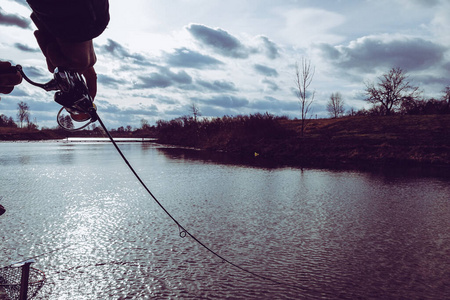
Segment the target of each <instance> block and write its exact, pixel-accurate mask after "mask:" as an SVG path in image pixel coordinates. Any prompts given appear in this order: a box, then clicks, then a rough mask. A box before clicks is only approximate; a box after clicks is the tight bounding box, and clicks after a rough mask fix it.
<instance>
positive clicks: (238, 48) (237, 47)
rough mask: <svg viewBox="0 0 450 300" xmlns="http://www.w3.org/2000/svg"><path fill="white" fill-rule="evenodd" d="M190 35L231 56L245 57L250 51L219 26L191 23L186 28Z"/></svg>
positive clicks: (224, 54)
mask: <svg viewBox="0 0 450 300" xmlns="http://www.w3.org/2000/svg"><path fill="white" fill-rule="evenodd" d="M186 29H187V30H188V31H189V32H190V33H191V34H192V36H193V37H194V38H195V39H197V40H198V41H199V42H201V43H202V44H203V45H206V46H208V47H210V48H213V49H214V50H216V51H217V53H219V54H221V55H223V56H227V57H233V58H247V57H248V56H249V54H250V52H251V50H249V49H248V48H247V47H245V46H244V45H243V44H242V43H241V42H240V41H239V40H238V39H237V38H235V37H234V36H232V35H231V34H229V33H228V32H226V31H225V30H222V29H220V28H218V29H213V28H209V27H207V26H204V25H199V24H191V25H189V26H188V27H187V28H186Z"/></svg>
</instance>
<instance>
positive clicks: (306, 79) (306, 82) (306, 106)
mask: <svg viewBox="0 0 450 300" xmlns="http://www.w3.org/2000/svg"><path fill="white" fill-rule="evenodd" d="M314 73H315V68H314V67H311V61H310V60H306V59H305V58H302V64H301V66H299V64H298V62H295V85H296V86H295V88H296V91H295V92H296V95H297V98H298V100H299V101H300V113H301V121H302V127H301V134H302V136H303V134H304V132H305V124H306V123H305V122H306V119H307V117H308V113H310V109H311V104H312V103H313V102H314V96H315V91H314V92H312V93H309V92H308V88H309V86H310V85H311V82H312V80H313V77H314Z"/></svg>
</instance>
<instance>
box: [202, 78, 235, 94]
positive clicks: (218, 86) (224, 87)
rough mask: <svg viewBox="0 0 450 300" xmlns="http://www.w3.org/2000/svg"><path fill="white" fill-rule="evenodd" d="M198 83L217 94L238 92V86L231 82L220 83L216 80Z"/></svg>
mask: <svg viewBox="0 0 450 300" xmlns="http://www.w3.org/2000/svg"><path fill="white" fill-rule="evenodd" d="M196 83H197V84H198V85H200V86H202V87H204V88H206V89H208V90H210V91H213V92H217V93H224V92H234V91H236V90H237V89H236V86H235V85H234V83H233V82H230V81H220V80H214V81H204V80H197V81H196Z"/></svg>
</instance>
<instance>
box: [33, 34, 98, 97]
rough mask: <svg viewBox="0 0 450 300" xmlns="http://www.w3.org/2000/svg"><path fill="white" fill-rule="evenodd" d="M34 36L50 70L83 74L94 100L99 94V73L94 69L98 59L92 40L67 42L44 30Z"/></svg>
mask: <svg viewBox="0 0 450 300" xmlns="http://www.w3.org/2000/svg"><path fill="white" fill-rule="evenodd" d="M34 36H35V37H36V40H37V42H38V44H39V47H40V48H41V51H42V53H43V54H44V56H45V58H46V60H47V67H48V70H49V71H50V72H51V73H53V71H54V69H55V68H56V67H65V68H68V69H70V70H73V71H76V72H78V73H80V74H82V75H83V76H84V78H85V79H86V85H87V87H88V89H89V94H90V95H91V97H92V99H93V98H94V97H95V95H96V94H97V73H96V72H95V69H94V64H95V63H96V61H97V57H96V56H95V52H94V45H93V43H92V40H89V41H86V42H79V43H74V42H65V41H61V40H59V39H56V38H54V37H53V36H51V35H50V34H48V33H47V32H45V31H42V30H37V31H35V32H34Z"/></svg>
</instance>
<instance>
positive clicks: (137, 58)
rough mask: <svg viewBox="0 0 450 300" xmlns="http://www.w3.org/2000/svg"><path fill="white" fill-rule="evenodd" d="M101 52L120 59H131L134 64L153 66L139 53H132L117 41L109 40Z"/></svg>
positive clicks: (101, 48)
mask: <svg viewBox="0 0 450 300" xmlns="http://www.w3.org/2000/svg"><path fill="white" fill-rule="evenodd" d="M100 52H102V53H106V54H110V55H112V56H114V57H116V58H118V59H121V60H123V59H131V60H133V61H134V62H136V63H138V64H140V65H147V66H148V65H153V64H152V63H150V62H149V61H148V59H147V58H146V57H145V56H143V55H141V54H138V53H132V52H130V51H129V50H128V49H126V48H125V47H124V46H122V45H121V44H119V43H118V42H116V41H113V40H111V39H108V42H107V44H106V45H103V46H101V47H100Z"/></svg>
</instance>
